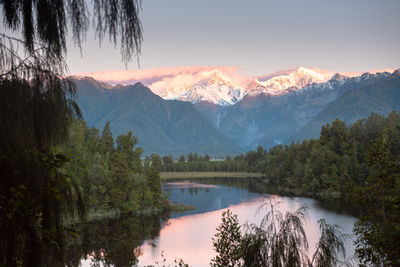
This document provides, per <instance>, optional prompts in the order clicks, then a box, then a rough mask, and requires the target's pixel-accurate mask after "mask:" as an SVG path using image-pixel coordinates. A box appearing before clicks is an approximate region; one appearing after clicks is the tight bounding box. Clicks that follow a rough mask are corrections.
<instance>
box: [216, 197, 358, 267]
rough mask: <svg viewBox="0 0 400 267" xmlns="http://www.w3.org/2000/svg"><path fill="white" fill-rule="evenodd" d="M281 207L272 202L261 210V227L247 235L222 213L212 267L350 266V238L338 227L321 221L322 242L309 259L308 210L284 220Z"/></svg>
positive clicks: (248, 230)
mask: <svg viewBox="0 0 400 267" xmlns="http://www.w3.org/2000/svg"><path fill="white" fill-rule="evenodd" d="M278 204H279V203H278V202H276V201H275V200H274V199H272V198H270V199H269V201H268V202H266V203H265V204H264V205H262V206H261V207H260V210H262V209H265V211H266V214H265V216H264V218H263V219H262V221H261V224H260V226H257V225H255V224H251V225H245V226H244V229H243V230H244V234H241V229H240V226H239V223H238V220H237V216H236V215H233V214H232V213H231V212H230V211H229V210H228V211H226V212H223V214H222V223H221V225H220V226H219V227H218V228H217V234H216V235H215V239H213V244H214V249H215V250H216V252H217V256H216V257H215V258H214V259H213V260H212V262H211V266H273V267H281V266H289V267H290V266H304V267H311V266H321V267H322V266H337V265H338V264H344V265H348V266H350V265H351V263H349V262H348V261H345V262H342V261H340V257H341V256H343V257H345V251H344V242H345V241H346V240H347V239H348V238H349V236H348V235H345V234H342V233H341V231H340V228H339V226H337V225H329V224H327V223H326V222H325V220H324V219H320V220H319V224H320V230H321V238H320V239H319V242H318V243H317V246H316V251H315V253H314V254H313V256H312V258H311V259H310V258H309V257H308V255H307V250H308V242H307V238H306V235H305V231H304V228H303V224H304V222H305V220H306V219H307V218H308V209H307V208H305V207H301V208H299V209H297V210H296V211H294V212H286V214H285V216H283V215H282V213H281V212H280V211H279V210H278V209H276V205H278Z"/></svg>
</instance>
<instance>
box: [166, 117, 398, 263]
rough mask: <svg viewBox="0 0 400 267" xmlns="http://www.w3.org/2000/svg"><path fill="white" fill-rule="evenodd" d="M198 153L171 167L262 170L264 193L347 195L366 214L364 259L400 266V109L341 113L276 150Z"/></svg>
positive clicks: (257, 185) (361, 231)
mask: <svg viewBox="0 0 400 267" xmlns="http://www.w3.org/2000/svg"><path fill="white" fill-rule="evenodd" d="M194 155H195V156H193V155H190V154H189V156H188V157H187V158H188V160H187V161H186V160H184V159H185V157H184V156H181V157H180V159H179V160H178V162H174V163H165V160H164V165H163V168H164V170H166V171H168V170H174V171H179V170H190V171H211V170H212V171H250V172H262V173H264V175H265V178H264V179H263V180H262V181H258V180H257V181H251V182H250V184H251V185H252V187H253V188H254V189H256V190H257V191H262V192H268V193H275V194H283V195H296V196H308V197H316V198H321V199H337V201H344V202H346V203H348V204H349V205H350V206H353V207H354V208H355V209H356V210H357V211H358V213H359V214H358V217H359V220H358V222H357V223H356V225H355V228H354V232H355V234H356V236H357V241H356V253H357V255H358V257H359V259H360V260H361V262H362V263H365V264H368V263H372V264H373V265H384V266H387V265H391V266H394V265H396V264H399V261H400V259H399V256H396V255H400V251H399V247H398V246H397V241H396V240H400V229H399V225H400V116H399V114H398V113H396V112H395V111H393V112H392V113H390V114H389V115H388V116H387V117H386V118H385V117H383V116H381V115H377V114H371V116H370V117H368V118H366V119H362V120H359V121H357V122H356V123H354V124H353V125H350V126H348V125H346V123H345V122H343V121H341V120H338V119H336V120H334V121H332V122H331V123H328V124H326V125H323V126H322V127H321V135H320V138H318V139H310V140H304V141H302V142H301V143H294V142H292V143H291V144H290V145H278V146H275V147H272V148H270V149H269V150H268V152H267V151H266V150H264V149H263V148H261V147H259V148H258V149H257V151H250V152H248V153H246V154H242V155H238V156H235V157H233V158H231V157H227V158H226V159H225V160H222V161H221V160H217V161H210V160H206V159H205V157H201V156H197V155H196V154H194ZM195 158H196V159H197V160H195ZM239 166H241V167H240V168H239ZM395 244H396V245H395Z"/></svg>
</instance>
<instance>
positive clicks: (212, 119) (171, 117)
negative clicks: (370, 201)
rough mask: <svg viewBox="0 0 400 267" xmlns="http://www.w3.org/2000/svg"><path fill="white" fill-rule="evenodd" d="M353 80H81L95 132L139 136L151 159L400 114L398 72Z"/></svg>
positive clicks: (307, 76)
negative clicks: (338, 122) (105, 129)
mask: <svg viewBox="0 0 400 267" xmlns="http://www.w3.org/2000/svg"><path fill="white" fill-rule="evenodd" d="M352 76H353V77H348V76H345V75H343V74H334V73H333V72H330V71H327V70H321V69H307V68H303V67H300V68H297V69H294V70H290V71H282V72H278V73H276V74H272V75H265V76H259V77H246V76H243V75H238V74H237V73H234V72H232V70H229V69H228V70H224V69H218V68H215V69H204V70H203V69H199V70H198V71H197V72H192V73H190V75H189V76H188V74H187V73H186V74H185V72H180V73H178V74H176V75H169V76H168V75H167V76H162V75H161V76H160V77H157V78H156V79H152V80H146V81H147V83H148V87H149V88H148V87H146V86H145V85H143V84H142V83H136V84H134V85H129V86H122V85H110V84H108V83H102V82H99V81H96V80H94V79H92V78H87V77H74V79H75V80H76V82H77V88H78V96H79V98H78V103H79V105H80V106H81V108H82V110H83V115H84V119H85V120H86V121H87V122H88V124H89V125H90V126H96V127H99V128H101V127H103V126H104V124H105V123H106V121H110V123H111V128H112V129H113V132H114V133H115V134H119V133H122V132H125V131H127V130H132V131H133V133H134V134H135V135H137V136H138V137H139V142H140V143H139V144H140V145H141V146H142V147H143V148H144V150H145V151H146V152H149V153H151V152H154V153H159V154H174V155H178V154H184V153H188V152H198V153H209V154H211V155H214V156H215V155H224V154H225V155H226V154H235V153H238V152H244V151H247V150H249V149H254V148H256V147H257V146H259V145H262V146H264V147H271V146H273V145H276V144H282V143H288V142H291V141H292V140H295V141H301V140H303V139H305V138H311V137H317V136H318V135H319V130H320V127H321V125H322V124H325V123H327V122H329V121H332V120H333V119H335V118H339V119H342V120H344V121H346V122H347V123H352V122H354V121H356V120H357V119H360V118H364V117H368V116H369V115H370V114H371V112H375V113H378V114H383V115H386V114H388V113H389V112H391V111H392V110H400V75H399V70H396V71H394V72H393V73H391V72H378V73H375V74H370V73H364V74H362V75H359V76H354V74H353V75H352ZM132 80H135V79H132ZM179 81H181V82H179Z"/></svg>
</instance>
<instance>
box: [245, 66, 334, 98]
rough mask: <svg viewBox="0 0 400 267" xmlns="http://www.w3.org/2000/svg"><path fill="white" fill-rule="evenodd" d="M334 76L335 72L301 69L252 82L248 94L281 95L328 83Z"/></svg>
mask: <svg viewBox="0 0 400 267" xmlns="http://www.w3.org/2000/svg"><path fill="white" fill-rule="evenodd" d="M332 76H333V72H331V71H326V70H318V69H314V70H313V69H307V68H304V67H299V68H297V69H296V70H294V71H292V72H291V73H288V74H283V75H278V76H275V77H271V78H269V79H268V80H265V81H259V80H258V79H255V80H253V81H251V82H250V84H249V87H248V92H249V93H250V94H251V95H257V94H261V93H262V94H268V95H281V94H285V93H288V92H289V91H293V90H296V89H299V88H303V87H305V86H307V85H309V84H313V83H322V82H326V81H327V80H329V79H330V78H331V77H332Z"/></svg>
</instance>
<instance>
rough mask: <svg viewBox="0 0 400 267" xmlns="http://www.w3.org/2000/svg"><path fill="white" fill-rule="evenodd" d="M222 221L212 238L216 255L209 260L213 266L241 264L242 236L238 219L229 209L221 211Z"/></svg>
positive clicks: (232, 266) (237, 266) (221, 266)
mask: <svg viewBox="0 0 400 267" xmlns="http://www.w3.org/2000/svg"><path fill="white" fill-rule="evenodd" d="M221 220H222V222H221V224H220V225H219V226H218V227H217V233H216V234H215V237H214V238H212V241H213V247H214V249H215V252H217V255H216V256H215V257H214V258H213V259H212V260H211V266H213V267H239V266H243V265H242V260H241V259H242V255H243V253H242V236H241V233H240V226H239V220H238V218H237V215H236V214H233V213H232V212H231V211H230V210H229V209H227V210H226V211H223V212H222V219H221Z"/></svg>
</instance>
